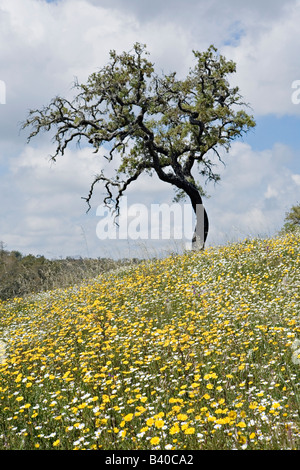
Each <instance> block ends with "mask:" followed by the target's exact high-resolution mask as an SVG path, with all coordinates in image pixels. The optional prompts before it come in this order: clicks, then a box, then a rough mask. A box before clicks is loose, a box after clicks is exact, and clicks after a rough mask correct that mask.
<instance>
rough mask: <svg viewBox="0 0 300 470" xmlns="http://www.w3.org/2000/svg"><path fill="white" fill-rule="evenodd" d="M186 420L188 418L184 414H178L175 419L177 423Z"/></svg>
mask: <svg viewBox="0 0 300 470" xmlns="http://www.w3.org/2000/svg"><path fill="white" fill-rule="evenodd" d="M187 418H188V415H186V414H184V413H179V415H177V419H178V420H179V421H185V420H186V419H187Z"/></svg>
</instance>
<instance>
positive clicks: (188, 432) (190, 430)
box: [184, 428, 195, 434]
mask: <svg viewBox="0 0 300 470" xmlns="http://www.w3.org/2000/svg"><path fill="white" fill-rule="evenodd" d="M194 433H195V428H187V429H186V430H185V431H184V434H194Z"/></svg>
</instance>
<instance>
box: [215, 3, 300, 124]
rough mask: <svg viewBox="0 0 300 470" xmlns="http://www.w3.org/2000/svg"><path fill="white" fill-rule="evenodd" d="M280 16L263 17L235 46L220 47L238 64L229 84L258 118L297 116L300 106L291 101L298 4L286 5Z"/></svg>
mask: <svg viewBox="0 0 300 470" xmlns="http://www.w3.org/2000/svg"><path fill="white" fill-rule="evenodd" d="M281 13H282V14H281V16H278V17H275V18H273V19H270V18H266V17H262V19H261V22H260V23H259V26H260V27H259V28H258V30H257V29H256V28H248V29H247V33H246V34H245V35H243V36H242V37H241V40H240V43H239V45H238V46H237V47H232V46H230V45H229V46H225V47H223V48H222V51H223V53H224V54H225V56H226V57H230V58H232V59H233V60H234V61H235V62H236V63H237V74H236V76H235V77H233V79H232V83H235V84H238V86H239V87H240V89H241V92H242V95H243V96H245V99H246V101H247V102H250V104H251V106H252V107H253V109H254V111H255V113H256V114H257V115H258V114H260V115H262V114H270V113H274V114H277V115H283V114H284V113H288V114H295V115H298V116H299V114H300V107H299V106H297V105H295V104H293V102H292V94H293V92H294V91H295V90H293V89H292V83H293V82H294V81H295V80H297V79H300V68H299V65H298V61H297V60H296V58H297V56H298V51H299V49H300V35H299V28H298V24H299V21H300V2H299V1H295V2H294V3H291V4H289V5H286V8H284V9H283V10H282V12H281Z"/></svg>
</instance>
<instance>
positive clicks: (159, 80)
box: [22, 43, 255, 248]
mask: <svg viewBox="0 0 300 470" xmlns="http://www.w3.org/2000/svg"><path fill="white" fill-rule="evenodd" d="M193 53H194V56H195V66H194V68H192V69H190V71H189V73H188V75H187V76H186V78H185V79H182V80H181V79H178V78H177V77H176V73H175V72H174V73H170V74H163V73H162V74H161V75H160V76H159V75H158V74H157V73H155V70H154V64H153V63H151V62H150V61H149V60H148V59H147V55H149V54H148V52H147V50H146V46H145V45H142V44H139V43H136V44H135V45H134V47H133V50H132V51H130V52H128V53H127V52H123V53H122V54H121V55H117V53H116V51H111V52H110V61H109V63H108V65H106V66H105V67H103V68H102V69H101V70H100V71H99V72H96V73H93V74H92V75H90V76H89V78H88V81H87V84H85V85H81V84H79V83H78V82H76V83H75V89H77V90H78V94H77V96H76V97H75V98H74V99H73V101H68V100H67V99H65V98H61V97H59V96H57V97H55V98H54V99H53V100H52V101H51V102H50V104H49V105H48V106H46V107H44V108H43V109H41V110H31V111H30V112H29V116H28V118H27V120H26V121H25V122H24V123H23V125H22V128H23V129H24V128H26V127H28V126H30V127H31V133H30V135H29V137H28V142H29V141H30V140H31V138H32V137H34V136H36V135H37V134H38V133H39V132H40V131H50V130H51V129H52V128H54V129H55V136H54V142H55V143H56V145H57V146H56V151H55V154H54V155H52V156H51V159H52V160H54V161H55V160H56V157H57V156H58V155H63V154H64V151H65V149H66V148H67V146H68V144H70V142H72V141H74V140H75V141H77V142H78V143H79V142H80V141H81V139H82V138H83V137H84V138H85V139H86V141H87V142H88V143H89V144H90V145H91V146H92V147H93V148H94V149H95V150H94V152H98V150H99V148H100V147H101V146H103V145H104V144H106V148H107V145H109V147H108V148H109V150H108V151H107V155H106V156H105V158H106V159H107V160H108V161H109V162H111V161H114V162H117V168H115V175H114V177H113V178H112V177H108V176H107V175H105V174H104V172H103V170H101V172H100V173H99V174H98V175H97V176H95V179H94V181H92V183H91V186H90V190H89V193H88V196H87V197H86V198H84V199H86V201H87V203H88V206H89V208H90V201H91V198H92V195H93V190H94V187H95V184H96V183H98V182H102V183H103V184H104V186H105V188H106V190H107V195H106V197H105V198H104V203H105V205H106V206H108V207H109V208H110V209H113V210H114V211H116V215H118V214H119V203H120V198H121V196H122V195H123V193H124V192H125V190H126V189H127V188H128V186H129V185H130V184H131V183H132V182H133V181H135V180H137V178H138V177H139V176H140V175H141V174H142V173H143V172H146V173H148V174H150V175H152V174H153V172H155V173H156V174H157V176H158V177H159V179H160V180H162V181H165V182H166V183H169V184H171V185H172V186H173V187H174V189H175V191H176V198H175V200H176V201H177V200H179V199H180V198H181V197H185V196H188V197H189V199H190V202H191V204H192V207H193V210H194V212H195V214H196V220H197V224H196V229H195V233H194V236H193V247H194V248H195V247H199V246H200V247H202V248H203V247H204V243H205V240H206V238H207V234H208V226H209V224H208V218H207V214H206V211H205V209H203V205H202V197H203V196H204V195H205V192H204V190H203V188H202V186H201V184H200V183H199V182H198V181H197V180H196V179H195V176H194V175H193V174H192V170H193V169H194V168H195V167H197V170H198V171H197V172H198V175H199V174H200V175H201V176H202V177H205V178H206V182H207V181H215V182H217V181H218V180H219V179H220V176H219V175H218V174H217V173H215V172H214V169H213V167H214V166H215V164H214V163H213V161H212V156H213V155H214V154H215V155H216V156H217V157H218V159H219V160H220V161H221V162H222V159H221V156H220V149H221V148H225V149H226V151H228V150H229V149H230V146H231V142H232V141H233V140H234V139H235V138H237V137H239V136H241V135H242V134H243V133H245V132H247V131H248V130H249V129H250V128H251V127H253V126H255V122H254V120H253V117H252V116H249V115H248V114H247V113H246V112H245V110H244V109H241V106H243V107H244V106H246V104H245V103H244V102H243V101H242V98H241V95H240V94H239V88H238V87H234V88H230V86H229V83H228V80H227V75H228V74H232V73H234V72H235V71H236V65H235V63H234V62H233V61H230V60H226V59H225V57H223V56H222V55H220V54H218V51H217V49H216V48H215V47H214V46H210V47H209V48H208V50H207V51H206V52H203V53H201V52H197V51H193ZM222 163H223V162H222ZM199 208H202V210H200V211H199V210H198V209H199ZM197 215H198V218H197Z"/></svg>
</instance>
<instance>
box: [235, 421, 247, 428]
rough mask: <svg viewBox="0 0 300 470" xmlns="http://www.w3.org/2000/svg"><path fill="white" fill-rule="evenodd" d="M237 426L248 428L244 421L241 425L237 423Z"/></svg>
mask: <svg viewBox="0 0 300 470" xmlns="http://www.w3.org/2000/svg"><path fill="white" fill-rule="evenodd" d="M237 426H238V427H239V428H245V427H246V424H245V423H244V421H240V422H239V423H237Z"/></svg>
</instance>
